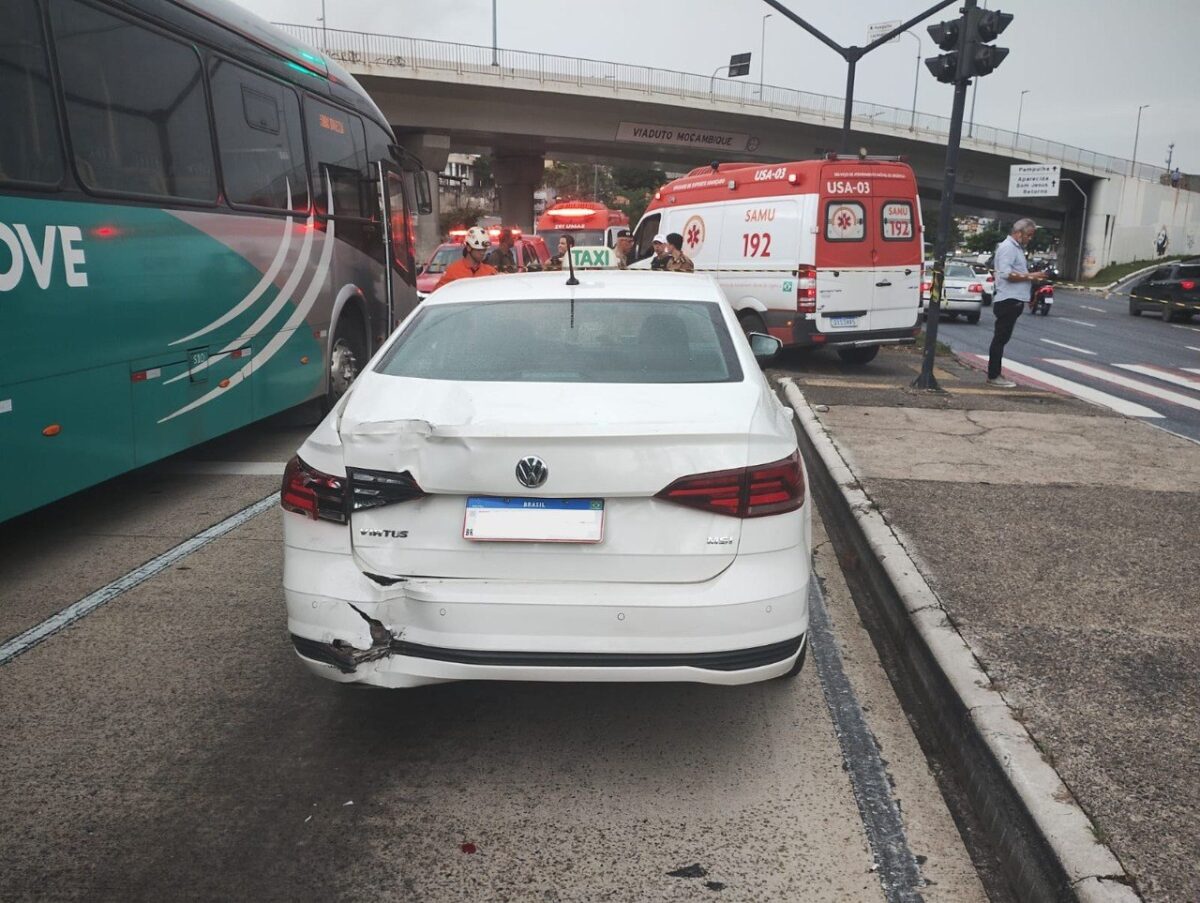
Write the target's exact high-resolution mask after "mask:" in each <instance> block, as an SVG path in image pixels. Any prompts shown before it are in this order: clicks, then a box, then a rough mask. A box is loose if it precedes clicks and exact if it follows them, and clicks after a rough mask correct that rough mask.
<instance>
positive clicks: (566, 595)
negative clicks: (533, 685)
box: [281, 271, 811, 687]
mask: <svg viewBox="0 0 1200 903" xmlns="http://www.w3.org/2000/svg"><path fill="white" fill-rule="evenodd" d="M579 277H580V280H581V284H579V285H576V286H573V287H572V286H568V285H567V284H566V279H567V274H566V273H557V272H556V273H541V274H535V275H516V276H506V277H504V278H491V279H465V280H461V281H459V282H454V283H451V284H450V285H447V286H445V287H443V288H442V289H440V290H438V291H437V292H435V293H434V294H432V295H431V296H430V297H429V298H428V299H427V300H426V301H425V302H424V303H423V304H422V305H421V306H420V307H419V308H418V309H417V310H416V311H415V312H414V313H413V314H412V315H411V316H409V317H408V319H406V320H405V322H404V323H403V324H402V325H401V327H400V328H399V329H398V330H397V332H396V333H395V334H394V335H393V336H392V337H391V339H390V340H389V341H388V343H387V344H386V345H385V346H384V348H382V349H381V350H380V352H379V353H378V354H377V355H376V356H375V358H373V359H372V361H371V362H370V363H369V364H368V366H367V367H365V368H364V371H363V373H362V375H361V376H360V377H359V378H358V380H357V381H356V382H355V383H354V385H353V386H352V387H351V389H350V390H349V392H348V393H347V395H346V396H345V397H344V398H343V399H342V400H341V401H340V402H339V403H338V404H337V405H336V406H335V408H334V409H333V411H331V412H330V414H329V416H328V417H326V418H325V420H324V421H323V422H322V423H321V424H320V425H319V426H318V427H317V429H316V430H315V431H314V432H313V433H312V435H311V436H309V438H308V439H307V440H306V441H305V442H304V443H303V445H302V446H301V447H300V449H299V453H298V455H297V456H296V457H295V458H293V459H292V461H291V462H290V463H289V464H288V467H287V472H286V474H285V476H284V480H283V488H282V499H281V505H282V508H283V521H284V546H285V549H284V552H285V555H284V575H283V582H284V590H285V596H286V600H287V614H288V630H289V631H290V633H291V638H292V643H293V645H294V646H295V650H296V652H297V653H298V655H299V656H300V658H301V660H302V661H303V662H304V663H305V664H306V665H307V666H308V667H309V668H310V669H311V670H312V671H314V672H315V673H317V674H319V675H320V676H322V677H327V678H330V679H332V680H335V681H342V682H356V681H357V682H363V683H368V684H375V685H380V686H387V687H412V686H416V685H420V684H427V683H433V682H438V681H447V680H463V679H489V680H536V681H697V682H704V683H713V684H741V683H749V682H752V681H759V680H765V679H768V678H772V677H777V676H782V675H786V674H789V673H791V674H794V673H796V672H797V671H799V669H800V667H801V665H802V663H803V661H804V654H805V652H806V637H807V633H808V604H807V592H808V583H809V579H810V573H809V556H810V549H811V532H810V530H811V528H810V510H811V509H810V505H811V502H810V501H809V499H808V495H807V493H806V475H805V471H804V466H803V463H802V462H801V460H800V456H799V453H798V451H797V444H796V435H795V432H794V429H793V425H792V420H791V412H790V411H789V410H788V409H786V408H785V407H783V405H782V404H781V403H780V402H779V400H778V399H777V398H776V396H775V395H774V393H773V392H772V391H771V389H770V387H769V386H768V384H767V381H766V380H765V379H764V377H763V375H762V373H761V372H760V370H759V364H758V361H757V360H756V358H755V352H754V351H752V349H751V344H749V343H748V342H747V339H746V337H745V336H744V335H743V333H742V330H741V328H740V326H739V325H738V321H737V319H736V317H735V316H734V314H733V311H732V309H731V308H730V307H729V304H728V303H727V301H726V300H725V297H724V295H723V294H722V293H721V290H720V288H718V287H717V285H716V283H715V282H714V281H713V280H712V279H711V277H708V276H700V275H696V276H689V275H684V274H679V273H647V272H635V271H623V272H617V271H604V272H599V271H598V272H587V273H580V274H579ZM751 342H753V343H754V344H755V345H757V346H760V349H759V350H760V353H762V354H764V355H765V354H772V353H774V351H776V350H777V349H778V347H779V342H778V340H777V339H774V338H772V337H770V336H766V335H759V336H753V337H751Z"/></svg>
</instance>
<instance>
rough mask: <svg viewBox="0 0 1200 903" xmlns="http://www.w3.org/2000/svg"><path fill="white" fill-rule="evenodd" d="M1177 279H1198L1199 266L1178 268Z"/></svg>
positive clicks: (1199, 273)
mask: <svg viewBox="0 0 1200 903" xmlns="http://www.w3.org/2000/svg"><path fill="white" fill-rule="evenodd" d="M1178 278H1179V279H1200V266H1186V267H1180V268H1179V274H1178Z"/></svg>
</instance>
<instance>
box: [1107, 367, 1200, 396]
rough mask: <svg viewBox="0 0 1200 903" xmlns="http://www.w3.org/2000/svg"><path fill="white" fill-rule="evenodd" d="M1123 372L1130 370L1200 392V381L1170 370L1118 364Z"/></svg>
mask: <svg viewBox="0 0 1200 903" xmlns="http://www.w3.org/2000/svg"><path fill="white" fill-rule="evenodd" d="M1115 366H1117V367H1120V368H1121V369H1122V370H1129V371H1130V372H1132V373H1140V374H1142V376H1150V377H1153V378H1154V379H1161V380H1162V381H1163V382H1165V383H1171V384H1173V385H1176V386H1183V388H1185V389H1194V390H1196V391H1198V392H1200V379H1191V378H1190V377H1187V376H1180V375H1179V374H1178V373H1174V372H1172V371H1170V370H1164V369H1162V368H1161V367H1151V366H1147V365H1145V364H1116V365H1115Z"/></svg>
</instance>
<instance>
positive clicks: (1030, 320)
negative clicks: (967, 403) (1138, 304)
mask: <svg viewBox="0 0 1200 903" xmlns="http://www.w3.org/2000/svg"><path fill="white" fill-rule="evenodd" d="M1054 296H1055V297H1054V308H1053V310H1052V311H1051V313H1050V315H1049V316H1045V317H1042V316H1036V317H1035V316H1030V315H1029V314H1028V313H1025V314H1022V316H1021V318H1020V319H1019V320H1018V321H1017V326H1016V329H1015V330H1014V332H1013V337H1012V339H1011V340H1010V341H1009V343H1008V346H1007V348H1006V349H1005V364H1006V365H1009V364H1015V365H1016V366H1012V367H1009V369H1008V370H1006V374H1007V375H1008V376H1009V377H1010V378H1011V379H1013V380H1014V381H1016V382H1020V383H1029V384H1035V385H1040V386H1043V387H1044V388H1048V389H1051V390H1053V391H1057V392H1065V393H1066V394H1070V395H1074V396H1076V397H1079V398H1083V399H1084V400H1086V401H1093V402H1096V403H1101V404H1104V405H1105V406H1108V407H1113V408H1114V409H1116V410H1118V411H1120V412H1121V413H1124V414H1128V415H1130V416H1136V417H1142V418H1144V419H1146V420H1147V422H1149V423H1152V424H1154V425H1155V426H1158V427H1162V428H1163V429H1166V430H1169V431H1171V432H1173V433H1177V434H1178V435H1180V436H1184V437H1186V438H1189V439H1192V440H1195V441H1200V323H1197V322H1192V323H1164V322H1162V320H1161V318H1160V317H1158V316H1157V315H1155V314H1153V313H1149V312H1147V313H1145V314H1143V315H1142V316H1140V317H1133V316H1130V314H1129V299H1128V296H1127V295H1125V294H1123V293H1114V294H1112V295H1111V296H1110V297H1108V298H1103V297H1101V296H1099V295H1094V294H1089V293H1086V292H1078V291H1071V290H1068V289H1061V288H1060V289H1058V290H1056V291H1055V293H1054ZM994 322H995V319H994V317H993V316H992V314H991V309H990V308H984V311H983V317H982V318H981V319H980V321H979V324H978V325H976V326H971V325H968V324H967V323H966V322H965V321H963V320H957V321H950V320H943V321H942V323H941V327H940V329H939V331H938V340H939V341H942V342H945V343H946V344H947V345H949V346H950V347H951V348H953V349H954V350H955V351H956V352H959V353H964V354H965V355H967V357H968V359H969V360H971V361H972V362H974V363H977V364H979V363H981V364H982V365H984V366H986V359H987V354H988V345H989V344H990V343H991V339H992V324H993V323H994ZM972 355H974V357H972Z"/></svg>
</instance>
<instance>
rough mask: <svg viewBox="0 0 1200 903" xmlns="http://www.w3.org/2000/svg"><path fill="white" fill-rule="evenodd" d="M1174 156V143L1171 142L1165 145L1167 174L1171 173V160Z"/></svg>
mask: <svg viewBox="0 0 1200 903" xmlns="http://www.w3.org/2000/svg"><path fill="white" fill-rule="evenodd" d="M1174 156H1175V142H1174V141H1172V142H1171V143H1170V144H1168V145H1167V172H1168V173H1170V171H1171V158H1172V157H1174Z"/></svg>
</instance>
